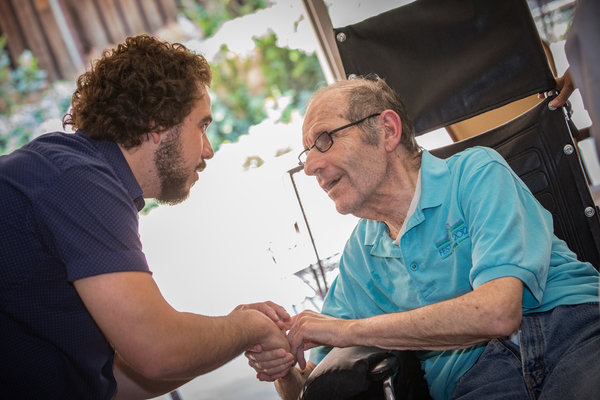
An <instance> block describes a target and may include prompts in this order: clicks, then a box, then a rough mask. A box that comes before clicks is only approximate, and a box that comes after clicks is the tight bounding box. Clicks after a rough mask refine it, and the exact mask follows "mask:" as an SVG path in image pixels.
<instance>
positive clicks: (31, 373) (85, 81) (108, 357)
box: [0, 35, 291, 400]
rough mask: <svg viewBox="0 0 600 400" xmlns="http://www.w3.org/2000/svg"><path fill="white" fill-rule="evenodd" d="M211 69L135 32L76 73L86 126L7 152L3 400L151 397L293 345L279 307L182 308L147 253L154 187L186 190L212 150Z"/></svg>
mask: <svg viewBox="0 0 600 400" xmlns="http://www.w3.org/2000/svg"><path fill="white" fill-rule="evenodd" d="M210 81H211V71H210V68H209V65H208V63H207V62H206V60H205V59H204V57H202V56H200V55H196V54H193V53H191V52H189V51H188V50H187V49H186V48H185V47H184V46H182V45H177V44H176V45H171V44H169V43H166V42H162V41H160V40H157V39H155V38H152V37H150V36H147V35H142V36H137V37H131V38H128V39H127V40H126V41H125V43H123V44H120V45H119V46H118V47H117V48H116V49H114V50H112V51H108V50H107V51H105V52H104V54H103V56H102V58H101V59H100V60H97V61H96V62H95V63H94V65H93V67H92V68H91V69H90V70H89V71H88V72H86V73H84V74H83V75H82V76H81V77H80V78H79V80H78V86H77V90H76V91H75V94H74V96H73V100H72V105H73V108H72V112H71V114H70V115H67V116H66V118H65V122H66V124H70V125H72V126H73V127H75V128H76V129H77V132H76V133H75V134H65V133H58V132H56V133H50V134H47V135H43V136H41V137H40V138H38V139H36V140H34V141H32V142H31V143H29V144H28V145H26V146H24V147H23V148H22V149H19V150H17V151H15V152H13V153H12V154H10V155H7V156H3V157H0V193H2V201H1V202H0V277H1V278H0V337H1V338H2V345H1V346H0V359H1V360H2V362H1V363H0V397H2V398H3V399H35V400H38V399H45V400H51V399H55V400H66V399H77V400H79V399H86V400H91V399H98V400H109V399H113V398H114V399H130V398H131V399H141V398H151V397H156V396H158V395H160V394H163V393H166V392H169V391H171V390H173V389H174V388H176V387H178V386H180V385H181V384H183V383H184V382H186V381H188V380H190V379H192V378H194V377H196V376H198V375H200V374H204V373H206V372H209V371H211V370H213V369H215V368H218V367H219V366H221V365H223V364H225V363H226V362H228V361H229V360H231V359H233V358H234V357H236V356H237V355H239V354H241V353H242V352H243V351H245V350H248V349H255V350H257V351H258V350H261V349H264V350H267V349H268V350H270V349H277V348H279V349H284V350H282V351H284V352H285V351H286V350H287V349H289V346H288V342H287V340H286V338H285V333H284V332H283V331H282V328H283V322H284V321H286V320H289V315H288V314H287V313H286V312H285V310H284V309H283V308H282V307H279V306H277V305H275V304H273V303H270V302H269V303H260V304H252V305H246V306H239V307H237V308H236V309H235V310H233V311H232V312H231V313H230V314H229V315H227V316H223V317H208V316H203V315H196V314H191V313H182V312H177V311H176V310H174V309H173V308H172V307H171V306H170V305H169V304H168V303H167V302H166V301H165V299H164V298H163V297H162V295H161V293H160V291H159V289H158V287H157V285H156V283H155V282H154V280H153V279H152V275H151V273H150V270H149V267H148V265H147V263H146V259H145V257H144V253H143V252H142V245H141V243H140V240H139V237H138V214H137V213H138V211H140V210H141V209H142V207H143V206H144V198H156V199H158V200H159V201H161V202H163V203H168V204H177V203H179V202H181V201H183V200H184V199H185V198H186V197H187V196H188V194H189V191H190V188H191V186H192V185H193V184H194V182H196V181H197V180H198V173H199V172H201V171H202V170H203V169H204V168H205V160H207V159H210V158H211V157H212V156H213V150H212V148H211V145H210V143H209V142H208V139H207V137H206V129H207V128H208V126H209V125H210V123H211V121H212V114H211V108H210V107H211V102H210V97H209V95H208V92H207V88H208V86H209V85H210ZM166 234H167V233H166ZM165 251H168V250H165ZM278 325H279V326H278ZM290 357H291V355H290Z"/></svg>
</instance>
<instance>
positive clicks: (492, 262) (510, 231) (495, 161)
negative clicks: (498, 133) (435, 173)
mask: <svg viewBox="0 0 600 400" xmlns="http://www.w3.org/2000/svg"><path fill="white" fill-rule="evenodd" d="M483 159H484V162H477V163H476V164H475V165H469V162H467V163H466V164H467V166H468V167H469V168H468V169H465V170H466V171H470V172H468V173H466V176H465V177H464V180H463V181H462V182H461V185H460V186H461V195H460V197H459V199H460V201H461V208H462V209H463V213H464V215H465V218H466V223H467V224H468V226H469V232H470V234H471V240H472V263H473V267H472V269H471V272H470V281H471V285H472V286H473V287H478V286H480V285H481V284H483V283H485V282H488V281H491V280H493V279H497V278H500V277H505V276H514V277H517V278H519V279H520V280H521V281H523V283H524V284H525V286H526V290H525V293H524V299H523V305H524V306H525V307H531V308H535V307H536V306H538V305H540V304H541V302H542V297H543V295H544V290H545V285H546V279H547V276H548V268H549V264H550V256H551V250H552V237H553V224H552V216H551V215H550V213H549V212H548V211H546V210H545V209H544V208H543V207H542V206H541V205H540V204H539V203H538V201H537V200H536V199H535V197H534V196H533V194H532V193H531V192H530V191H529V189H528V188H527V187H526V186H525V184H524V183H523V182H522V181H521V180H520V178H519V177H517V176H516V175H515V174H514V172H513V171H512V170H511V169H510V167H509V166H508V165H507V164H506V162H505V161H504V159H502V157H501V156H500V155H498V154H497V153H495V152H491V151H488V152H487V156H484V157H483ZM479 160H481V158H479Z"/></svg>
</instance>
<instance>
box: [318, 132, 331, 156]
mask: <svg viewBox="0 0 600 400" xmlns="http://www.w3.org/2000/svg"><path fill="white" fill-rule="evenodd" d="M332 144H333V140H331V136H329V134H328V133H327V132H323V133H321V134H320V135H319V137H318V138H317V140H315V147H316V148H317V149H319V151H321V152H323V153H324V152H326V151H327V150H329V148H330V147H331V145H332Z"/></svg>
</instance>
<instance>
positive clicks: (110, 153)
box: [75, 131, 146, 212]
mask: <svg viewBox="0 0 600 400" xmlns="http://www.w3.org/2000/svg"><path fill="white" fill-rule="evenodd" d="M75 134H76V135H79V136H82V137H85V138H86V139H88V140H89V141H90V142H91V143H92V144H93V145H94V146H95V147H96V148H97V149H98V150H99V151H100V152H101V153H102V154H103V155H104V157H105V158H106V161H107V162H108V163H109V164H110V165H111V166H112V168H113V170H114V171H115V173H116V174H117V177H118V178H119V180H120V181H121V183H122V184H123V186H124V187H125V190H127V193H129V197H130V198H131V201H133V203H134V204H135V207H136V208H137V210H138V212H139V211H142V209H143V208H144V206H145V205H146V202H145V201H144V197H143V195H144V192H143V191H142V188H141V187H140V185H139V183H138V182H137V180H136V179H135V176H134V175H133V171H131V168H130V167H129V164H128V163H127V160H126V159H125V156H124V155H123V153H122V152H121V149H120V148H119V145H118V144H117V143H115V142H111V141H108V140H93V139H90V138H88V137H87V136H86V135H85V133H84V132H83V131H77V132H76V133H75Z"/></svg>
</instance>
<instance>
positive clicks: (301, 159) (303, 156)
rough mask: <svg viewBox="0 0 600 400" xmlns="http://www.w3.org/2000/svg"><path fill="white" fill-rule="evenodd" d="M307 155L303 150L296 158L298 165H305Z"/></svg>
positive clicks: (306, 151)
mask: <svg viewBox="0 0 600 400" xmlns="http://www.w3.org/2000/svg"><path fill="white" fill-rule="evenodd" d="M307 155H308V150H304V151H303V152H302V153H300V155H299V156H298V161H299V162H300V165H304V164H306V156H307Z"/></svg>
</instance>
